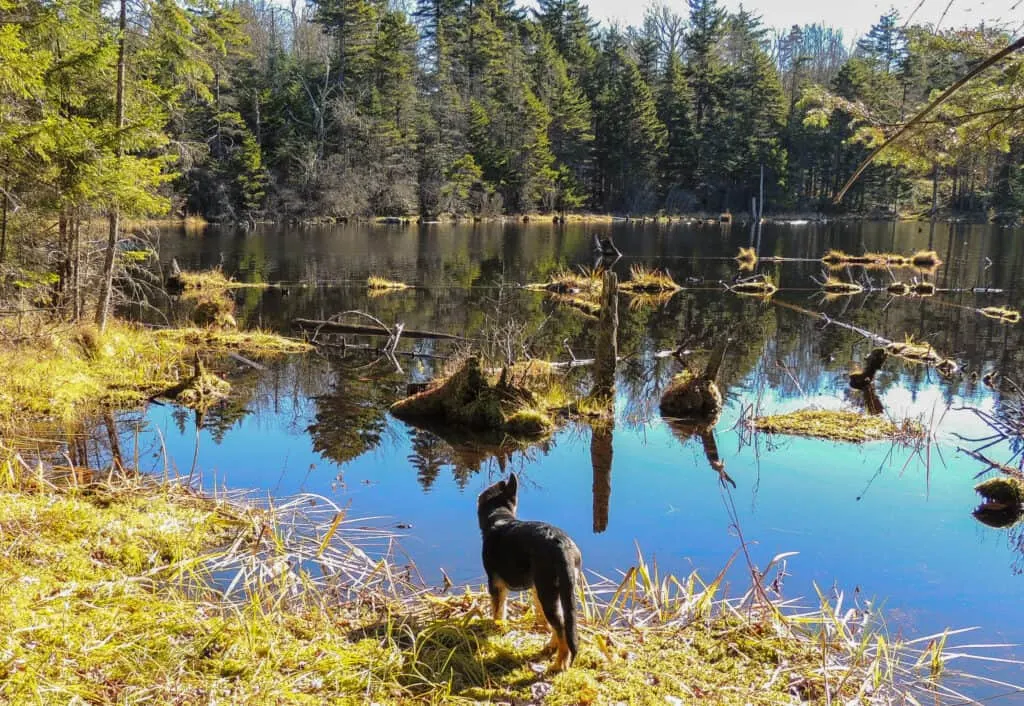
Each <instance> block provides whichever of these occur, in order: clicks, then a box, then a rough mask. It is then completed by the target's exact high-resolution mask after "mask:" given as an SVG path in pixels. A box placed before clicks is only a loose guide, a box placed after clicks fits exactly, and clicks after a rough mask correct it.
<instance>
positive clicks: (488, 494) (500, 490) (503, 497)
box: [476, 473, 519, 529]
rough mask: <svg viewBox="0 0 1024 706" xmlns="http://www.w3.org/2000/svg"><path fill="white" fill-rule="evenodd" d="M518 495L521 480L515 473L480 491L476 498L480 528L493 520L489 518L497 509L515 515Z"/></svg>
mask: <svg viewBox="0 0 1024 706" xmlns="http://www.w3.org/2000/svg"><path fill="white" fill-rule="evenodd" d="M518 495H519V480H518V479H517V478H516V474H515V473H511V474H509V477H508V480H499V481H498V482H497V483H495V484H494V485H492V486H490V487H489V488H487V489H486V490H484V492H482V493H480V496H479V497H478V498H477V499H476V514H477V517H478V518H479V519H480V528H481V529H486V528H487V526H488V525H489V524H490V522H492V521H493V520H491V519H489V518H491V516H492V515H494V513H495V512H497V511H504V513H508V514H509V515H511V516H512V517H515V516H516V504H517V503H518V501H519V498H518ZM504 513H502V514H504Z"/></svg>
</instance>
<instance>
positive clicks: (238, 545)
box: [0, 446, 953, 705]
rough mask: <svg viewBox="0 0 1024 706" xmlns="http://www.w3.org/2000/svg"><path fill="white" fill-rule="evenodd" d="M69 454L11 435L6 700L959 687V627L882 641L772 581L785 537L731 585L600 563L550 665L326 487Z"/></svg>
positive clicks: (601, 695) (792, 696) (857, 696)
mask: <svg viewBox="0 0 1024 706" xmlns="http://www.w3.org/2000/svg"><path fill="white" fill-rule="evenodd" d="M70 470H71V471H72V472H66V473H63V474H60V473H55V472H54V471H53V469H50V470H48V471H44V470H43V469H42V467H41V466H38V465H37V466H33V465H31V464H29V463H28V462H26V461H25V460H24V459H23V458H22V457H21V456H20V455H18V454H17V453H16V452H14V451H12V450H11V449H10V448H8V447H6V446H0V508H2V512H3V517H4V521H3V528H4V535H5V537H9V538H14V539H16V541H17V546H18V551H17V552H14V553H9V554H8V555H7V559H6V560H5V561H4V562H3V563H0V580H2V581H3V585H5V586H7V587H8V588H7V589H6V590H5V601H4V602H3V604H2V605H0V623H2V624H3V625H4V628H5V629H4V634H5V637H4V638H3V639H2V640H0V697H2V698H3V699H7V700H10V701H11V702H13V703H18V702H24V701H26V700H28V701H38V702H42V703H49V702H54V701H61V702H64V701H67V700H68V699H72V700H74V699H81V700H83V701H86V702H105V703H110V702H115V701H116V702H130V701H133V700H136V699H139V698H145V699H148V700H163V699H169V700H172V701H181V700H182V699H184V700H185V701H187V702H200V701H203V702H205V701H208V700H210V699H225V700H231V701H234V702H236V703H249V702H252V700H254V699H257V700H260V701H262V702H264V703H275V702H287V703H296V704H303V703H308V704H315V703H324V702H325V701H330V702H332V703H353V704H354V703H366V702H368V701H374V702H378V703H414V702H415V703H442V702H443V703H458V702H463V703H468V702H472V701H488V702H495V701H505V702H508V701H512V702H513V703H541V702H543V703H545V704H590V703H610V702H613V701H617V700H628V699H630V698H635V696H636V695H637V694H640V693H643V694H646V695H648V696H649V698H650V699H651V700H652V702H658V703H662V702H669V703H677V702H679V703H682V702H684V701H686V700H689V699H699V700H701V701H707V702H709V703H716V704H737V705H739V704H765V705H767V704H777V703H782V702H787V703H788V702H790V701H794V700H796V701H799V702H800V703H828V702H829V701H830V700H833V702H834V700H835V699H839V698H841V699H842V700H843V701H844V702H845V703H849V702H850V701H848V700H849V699H853V700H854V701H853V702H856V703H892V702H893V700H895V699H898V698H900V695H901V694H902V693H906V692H907V691H910V690H931V689H937V690H938V691H939V692H943V691H944V689H943V688H942V687H941V686H938V685H936V684H935V683H933V680H934V679H935V678H936V677H938V676H939V674H940V673H942V672H943V671H944V668H945V664H944V655H943V650H944V649H945V644H946V640H947V638H948V637H949V635H946V634H943V635H936V636H928V637H925V638H920V639H918V640H914V641H902V640H899V639H893V638H890V637H887V636H886V633H885V632H884V629H883V628H882V626H881V625H880V624H879V623H877V622H876V621H877V619H878V618H879V616H878V615H875V614H870V613H867V612H865V611H864V610H863V609H861V608H859V607H856V606H850V605H844V603H843V598H842V596H834V597H831V598H826V597H825V596H824V595H819V596H818V599H817V601H816V602H817V603H818V605H817V607H814V608H810V609H808V608H806V607H801V606H798V605H797V604H795V603H787V602H783V601H782V600H781V599H779V598H777V597H769V595H768V593H767V589H766V588H765V587H764V586H763V585H762V583H763V582H764V580H765V578H766V577H767V576H769V575H770V574H772V573H773V572H779V571H783V570H784V567H785V555H781V556H779V557H776V558H775V559H773V560H772V562H771V563H770V564H769V566H767V567H765V568H764V569H763V570H755V572H754V573H755V576H758V577H759V578H758V579H757V581H756V582H755V585H754V586H753V587H752V588H751V589H750V590H747V591H745V592H743V593H740V594H732V595H730V593H729V591H730V588H729V587H728V586H727V585H726V584H725V583H724V579H723V577H724V575H725V570H724V569H723V570H722V572H721V573H719V574H718V575H717V576H716V577H714V578H713V580H711V581H709V582H705V581H703V580H702V579H701V578H700V577H699V576H698V575H697V574H696V573H694V574H691V575H690V576H686V577H674V576H668V575H663V574H661V573H660V572H659V570H658V567H657V565H656V564H654V563H649V562H647V561H646V560H645V559H644V557H643V556H642V555H639V554H638V557H637V562H636V564H635V566H633V567H631V568H629V569H628V570H627V571H625V572H624V573H623V574H622V575H621V576H620V577H619V578H617V579H614V580H608V579H602V578H601V577H597V576H595V575H590V576H589V577H588V578H587V582H585V586H584V588H583V590H582V591H581V593H582V594H583V595H582V596H581V599H582V601H583V608H582V616H583V621H582V626H581V633H582V649H581V653H580V656H579V658H578V659H577V662H576V664H575V665H574V666H573V667H572V668H571V669H569V670H568V671H566V672H564V673H561V674H551V673H548V672H545V671H544V664H545V663H546V661H547V660H546V658H545V656H544V654H543V652H544V647H543V646H544V643H545V642H546V636H545V635H544V634H543V631H541V630H539V629H537V628H536V627H534V619H535V616H533V614H532V608H529V607H528V606H529V602H528V601H527V600H525V599H519V600H514V601H512V602H511V604H510V609H511V610H510V614H511V617H510V619H509V620H508V621H507V622H506V623H504V624H497V623H495V622H494V621H492V620H491V619H490V618H488V617H485V616H486V615H487V614H488V605H489V603H488V598H487V596H486V594H485V593H483V592H482V591H481V590H480V589H479V588H474V587H459V588H456V589H452V590H449V589H447V588H443V589H428V588H425V587H423V586H422V585H419V584H417V583H415V582H413V581H410V580H408V579H406V578H404V577H403V574H402V572H401V571H400V569H399V568H398V566H397V564H396V563H395V562H393V561H392V560H391V558H390V556H389V555H388V554H387V553H386V551H385V550H383V547H385V546H387V545H388V544H389V543H390V542H391V540H392V539H393V538H392V537H390V536H388V535H387V534H386V532H385V531H375V530H373V529H372V528H366V527H365V523H363V522H362V521H357V520H353V519H350V518H348V517H347V515H346V513H345V512H344V511H343V510H342V509H341V508H338V507H337V506H336V505H334V504H333V503H332V502H331V501H330V500H328V499H326V498H322V497H318V496H300V497H297V498H293V499H291V500H281V501H278V502H277V503H276V504H275V505H267V504H259V503H255V502H253V501H252V500H251V498H246V497H244V496H237V495H236V496H230V495H210V494H204V493H201V492H199V491H197V490H195V489H194V488H190V487H188V486H187V485H185V484H182V483H180V482H176V481H173V480H167V479H165V480H163V481H160V480H157V479H155V478H154V477H152V476H147V475H139V474H135V473H131V472H126V471H124V470H122V469H114V468H110V469H107V470H98V471H94V472H92V473H91V474H88V475H87V474H85V473H82V472H81V471H82V469H70ZM82 478H87V479H88V480H80V479H82ZM370 545H373V546H376V547H377V549H378V550H380V551H384V554H383V557H382V558H375V557H371V556H370V553H375V552H373V550H372V549H369V548H367V549H364V547H369V546H370ZM377 553H379V552H377ZM726 568H728V567H726ZM126 645H131V649H125V646H126ZM946 693H949V694H950V695H952V693H953V692H946Z"/></svg>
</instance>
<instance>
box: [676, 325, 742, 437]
mask: <svg viewBox="0 0 1024 706" xmlns="http://www.w3.org/2000/svg"><path fill="white" fill-rule="evenodd" d="M727 345H728V341H725V342H723V343H720V344H718V345H717V346H715V348H714V350H712V351H711V358H710V359H709V360H708V363H707V365H706V366H705V367H704V372H703V373H701V374H699V375H698V374H696V373H694V372H693V371H692V370H684V371H683V372H681V373H679V374H678V375H676V376H675V377H674V378H672V382H671V383H670V384H669V386H668V389H667V390H665V394H663V395H662V396H661V414H662V416H664V417H671V418H673V419H679V420H683V421H687V422H691V423H695V424H700V425H703V426H714V425H715V423H716V422H717V421H718V417H719V415H721V413H722V392H721V390H719V389H718V383H717V382H716V380H717V378H718V371H719V370H720V369H721V367H722V361H723V360H724V359H725V349H726V347H727Z"/></svg>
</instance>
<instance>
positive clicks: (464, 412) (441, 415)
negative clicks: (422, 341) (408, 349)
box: [391, 356, 555, 437]
mask: <svg viewBox="0 0 1024 706" xmlns="http://www.w3.org/2000/svg"><path fill="white" fill-rule="evenodd" d="M489 377H491V376H490V375H488V374H487V372H486V371H484V369H483V368H482V366H481V364H480V359H479V358H478V357H477V356H470V357H469V358H467V359H466V362H465V363H463V365H462V367H460V368H459V369H458V370H457V371H456V372H455V373H454V374H453V375H451V376H449V377H447V378H445V379H443V380H441V381H439V382H437V383H436V384H433V385H431V386H430V387H428V388H427V389H426V390H424V391H422V392H419V393H417V394H415V395H412V396H410V397H406V398H405V399H402V400H399V401H398V402H395V403H394V404H393V405H391V414H393V415H394V416H395V417H397V418H398V419H401V420H403V421H406V422H409V423H412V424H416V423H421V424H425V425H428V426H454V427H461V428H463V429H471V430H474V431H482V432H485V431H495V432H504V433H506V434H510V435H512V436H520V437H534V436H541V435H544V434H547V433H549V432H551V431H552V430H553V429H554V426H555V425H554V422H553V421H552V420H551V417H550V416H549V415H548V413H547V410H546V409H545V408H544V407H543V405H542V404H541V403H540V402H539V401H538V398H537V396H536V395H535V394H534V393H533V392H532V391H531V390H530V389H529V388H527V387H525V383H524V384H523V385H516V384H513V383H511V382H509V380H508V377H509V376H508V375H507V373H504V372H503V373H502V375H501V376H500V377H499V379H498V380H497V381H494V382H492V381H491V380H489V379H488V378H489Z"/></svg>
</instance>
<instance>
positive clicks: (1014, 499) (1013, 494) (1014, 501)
mask: <svg viewBox="0 0 1024 706" xmlns="http://www.w3.org/2000/svg"><path fill="white" fill-rule="evenodd" d="M974 490H975V491H976V492H977V493H978V495H980V496H981V497H983V498H985V500H987V501H989V502H993V503H999V504H1001V505H1003V506H1005V507H1016V508H1020V507H1024V481H1021V480H1019V479H1017V478H1011V477H1009V476H996V477H995V478H989V479H988V480H986V481H982V482H981V483H978V485H976V486H974Z"/></svg>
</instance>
